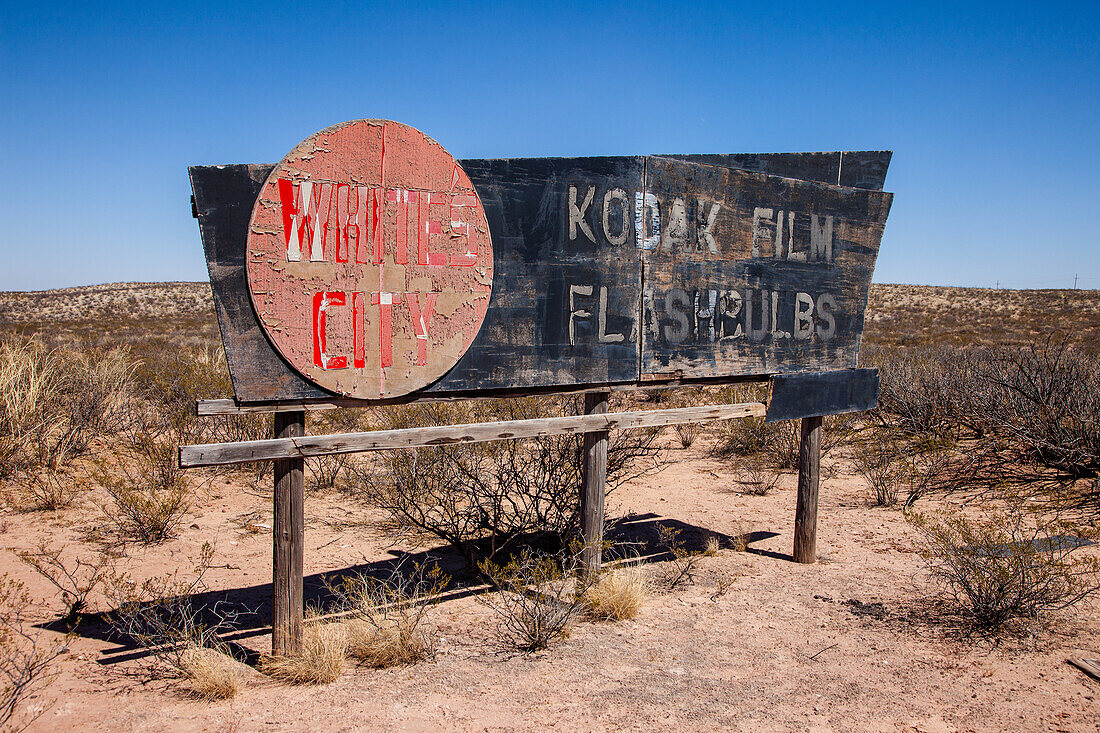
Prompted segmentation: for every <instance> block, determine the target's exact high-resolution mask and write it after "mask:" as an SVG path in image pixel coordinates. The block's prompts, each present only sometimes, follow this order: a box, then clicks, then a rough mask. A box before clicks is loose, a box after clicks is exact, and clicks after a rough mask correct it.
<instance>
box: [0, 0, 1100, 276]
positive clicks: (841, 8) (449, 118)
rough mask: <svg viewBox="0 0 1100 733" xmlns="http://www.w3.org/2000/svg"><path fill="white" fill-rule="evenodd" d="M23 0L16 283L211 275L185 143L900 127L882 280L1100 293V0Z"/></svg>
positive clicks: (650, 142)
mask: <svg viewBox="0 0 1100 733" xmlns="http://www.w3.org/2000/svg"><path fill="white" fill-rule="evenodd" d="M257 5H258V6H260V7H261V9H256V8H255V7H248V6H244V5H241V6H240V7H232V6H231V4H230V3H206V2H201V1H193V2H188V3H186V4H180V5H177V6H175V7H173V6H172V3H169V2H154V3H148V4H147V3H135V4H132V5H106V4H94V3H92V4H87V5H86V4H68V3H57V4H42V5H39V4H37V3H19V4H16V3H11V2H8V3H5V4H4V5H3V9H2V10H0V89H2V92H3V106H2V108H0V132H2V133H3V135H2V142H0V163H2V170H3V179H2V181H0V201H2V204H3V207H4V209H5V212H6V215H5V217H4V226H3V233H2V234H0V252H2V253H3V257H4V261H5V262H6V266H5V267H4V268H3V269H2V270H0V290H10V289H22V290H31V289H42V288H52V287H63V286H69V285H80V284H90V283H98V282H112V281H120V280H201V279H205V278H206V268H205V265H204V260H203V258H202V255H201V245H200V241H199V235H198V227H197V226H196V222H195V221H194V220H193V219H191V212H190V206H189V203H188V196H189V194H190V188H189V185H188V181H187V166H188V165H191V164H211V163H236V162H250V163H267V162H271V163H273V162H276V161H277V160H278V159H279V158H281V157H282V156H283V155H284V154H285V153H286V152H287V151H288V150H289V149H290V148H291V147H293V146H294V145H295V144H296V143H297V142H298V141H299V140H301V139H302V138H304V137H306V136H307V135H309V134H310V133H312V132H315V131H316V130H319V129H321V128H323V127H326V126H328V125H330V124H333V123H335V122H339V121H343V120H347V119H354V118H360V117H383V118H389V119H394V120H399V121H401V122H405V123H408V124H411V125H413V126H415V127H417V128H419V129H421V130H423V131H424V132H426V133H427V134H429V135H431V136H432V137H434V138H435V139H437V140H438V141H439V142H440V143H442V144H443V145H444V146H445V147H446V148H447V149H449V150H450V151H451V152H452V153H453V154H454V155H456V156H457V157H460V158H463V157H471V158H481V157H527V156H549V155H618V154H641V153H655V152H760V151H802V150H838V149H847V150H860V149H884V148H887V149H892V150H894V151H895V152H894V160H893V163H892V165H891V167H890V174H889V176H888V177H887V182H886V183H887V185H886V188H887V190H889V191H892V192H894V193H895V194H896V198H895V201H894V208H893V212H892V213H891V215H890V219H889V222H888V224H887V227H886V237H885V240H884V242H883V246H882V253H881V256H880V258H879V265H878V269H877V271H876V276H875V279H876V281H878V282H908V283H926V284H957V285H976V286H993V285H995V284H996V283H998V282H999V283H1000V285H1001V286H1002V287H1005V286H1008V287H1070V286H1072V284H1073V277H1074V274H1077V275H1078V276H1079V280H1078V285H1079V286H1080V287H1089V288H1100V235H1098V234H1097V231H1098V230H1097V226H1096V218H1097V216H1098V215H1100V195H1098V194H1100V182H1098V175H1097V174H1098V169H1100V143H1098V138H1100V134H1098V130H1100V122H1098V117H1100V114H1098V113H1100V41H1098V38H1100V35H1098V33H1100V32H1098V31H1097V28H1098V27H1100V4H1097V3H1095V2H1093V3H1081V4H1069V5H1058V4H1049V3H1037V2H1034V1H1033V0H1032V1H1031V2H1028V3H1015V2H1001V3H990V4H974V5H967V4H964V3H958V2H953V3H949V4H943V5H931V4H927V3H921V4H917V3H914V4H911V5H910V4H902V3H898V4H895V3H889V2H881V0H880V1H879V2H874V3H867V4H853V3H822V4H821V5H809V4H798V3H793V4H791V3H781V2H768V3H762V2H755V3H753V4H751V5H747V4H746V5H739V4H735V3H697V4H686V5H680V4H679V3H673V2H660V3H650V2H630V3H614V4H612V3H608V4H604V5H588V4H585V5H581V4H573V3H566V2H553V3H546V4H531V5H518V4H517V5H504V4H500V5H496V4H489V3H468V2H454V1H452V2H447V3H440V4H438V5H434V4H433V3H430V2H421V3H416V4H408V5H406V4H405V3H400V2H387V3H380V4H358V3H354V2H342V3H329V4H325V3H314V2H299V3H287V4H282V3H276V2H268V3H264V4H257Z"/></svg>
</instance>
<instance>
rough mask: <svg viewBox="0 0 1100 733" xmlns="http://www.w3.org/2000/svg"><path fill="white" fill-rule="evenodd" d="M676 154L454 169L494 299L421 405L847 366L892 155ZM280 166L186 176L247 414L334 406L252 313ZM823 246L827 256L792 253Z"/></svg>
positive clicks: (195, 171)
mask: <svg viewBox="0 0 1100 733" xmlns="http://www.w3.org/2000/svg"><path fill="white" fill-rule="evenodd" d="M679 158H680V159H672V158H659V157H650V158H641V157H623V158H575V159H527V160H467V161H461V163H462V166H463V168H464V169H465V171H466V173H467V174H468V175H469V178H470V180H471V182H472V183H473V185H474V186H475V188H476V190H477V192H478V195H479V197H480V199H481V202H482V204H483V206H484V209H485V215H486V219H487V221H488V223H489V228H490V230H491V234H492V241H493V248H494V263H493V268H494V280H493V282H494V285H493V292H492V296H491V299H490V302H489V308H488V311H487V313H486V316H485V320H484V322H483V324H482V327H481V330H480V331H479V332H478V334H477V336H476V337H475V338H474V341H473V343H472V344H471V345H470V347H469V349H468V350H467V351H466V353H465V355H464V356H463V357H462V358H461V359H459V361H458V362H457V363H456V364H455V366H454V367H453V368H452V369H451V370H450V371H448V372H447V373H446V374H445V375H444V376H443V377H442V378H440V379H439V380H438V381H436V382H434V383H432V384H429V385H427V386H426V387H424V388H423V389H421V390H419V391H418V392H415V393H414V394H413V399H419V398H421V397H424V398H432V397H435V396H439V395H449V396H469V395H476V394H478V393H481V392H483V391H495V392H497V393H498V394H500V395H504V394H507V393H509V391H511V392H512V393H523V392H527V391H531V390H544V391H545V392H555V391H587V390H588V389H594V388H601V387H603V388H621V387H629V386H633V385H638V384H640V383H644V382H650V381H655V380H656V381H667V382H669V383H672V382H679V383H689V382H694V381H702V380H708V379H720V378H732V377H752V376H756V377H762V376H768V375H771V374H776V373H784V372H800V371H825V370H835V369H841V368H848V367H852V366H854V364H855V358H856V354H857V353H858V345H859V338H860V335H861V333H862V329H863V309H864V307H865V305H866V295H867V288H868V285H869V281H870V277H871V272H872V271H873V268H874V262H875V257H876V255H877V250H878V245H879V242H880V239H881V234H882V226H883V224H884V222H885V218H886V215H887V213H888V211H889V205H890V201H891V196H890V194H885V193H882V192H881V191H879V190H877V189H878V188H881V184H882V179H883V178H884V175H885V170H886V166H887V165H888V163H889V153H876V152H862V153H843V154H841V153H813V154H758V155H747V156H679ZM689 159H690V160H689ZM692 160H707V161H710V162H712V163H715V164H712V165H704V164H700V163H698V162H691V161H692ZM845 161H847V162H845ZM738 166H740V168H738ZM270 168H271V167H270V166H214V167H200V168H192V169H191V178H192V184H193V187H194V191H195V208H196V212H197V214H198V217H199V223H200V230H201V232H202V235H203V242H204V247H205V248H206V252H207V258H208V264H209V267H210V272H211V282H212V284H213V290H214V297H215V305H216V307H217V312H218V317H219V322H220V324H221V327H222V333H223V342H224V344H225V347H226V354H227V360H228V362H229V367H230V373H231V376H232V377H233V383H234V389H235V393H236V399H237V402H238V403H239V404H240V405H249V404H257V405H259V404H263V403H267V404H272V403H280V402H284V401H285V402H288V403H294V404H302V405H309V404H311V403H316V404H320V403H324V402H326V401H328V400H333V399H338V398H336V396H335V395H332V394H331V393H329V392H326V391H324V390H320V389H318V388H317V387H315V386H313V385H311V384H309V383H308V382H306V381H305V380H303V379H301V378H300V377H298V376H297V375H296V374H294V373H293V371H292V370H290V369H289V367H288V366H287V364H286V362H285V361H283V359H282V358H280V357H279V356H278V355H277V354H276V353H275V351H274V350H273V349H272V348H271V345H270V342H269V341H268V340H267V339H266V337H265V336H264V335H263V333H262V331H261V329H260V327H259V324H258V322H257V320H256V317H255V315H254V313H253V310H252V308H251V305H250V303H249V301H248V292H247V284H246V282H245V278H244V273H243V256H244V242H245V238H246V235H247V226H248V222H247V218H248V217H247V212H248V210H249V209H250V207H251V206H252V203H253V202H254V201H255V198H256V192H257V191H258V189H259V185H260V184H261V183H262V181H263V179H264V178H265V177H266V175H267V173H268V172H269V171H270ZM742 168H755V169H759V170H760V171H764V172H746V171H745V170H742ZM769 173H770V174H769ZM777 173H778V174H779V175H777ZM796 176H803V177H805V178H806V179H809V180H808V181H800V180H796V179H795V177H796ZM831 176H836V177H839V178H840V179H841V180H842V181H844V182H845V183H848V184H851V185H850V186H837V185H835V183H833V184H830V183H827V182H826V181H829V180H833V179H831V178H830V177H831ZM849 178H850V180H849ZM852 186H855V187H852ZM678 200H680V202H681V204H682V205H681V204H678V203H677V201H678ZM715 204H718V209H717V210H715V209H714V205H715ZM758 209H761V210H770V211H771V214H770V216H768V217H761V216H760V215H759V213H760V212H758V211H757V210H758ZM712 213H714V219H713V221H711V220H710V215H711V214H712ZM813 217H817V219H816V220H815V219H814V218H813ZM828 217H832V219H831V222H832V223H831V227H832V229H831V230H830V231H829V232H828V236H826V233H825V223H826V220H827V218H828ZM780 219H782V222H783V224H780ZM788 225H789V231H788ZM780 229H783V232H780V231H779V230H780ZM777 232H779V234H780V235H781V236H780V249H781V251H780V252H778V253H777V252H776V251H775V236H776V233H777ZM784 232H786V234H784ZM814 232H817V233H818V234H819V235H820V236H818V237H817V239H816V240H815V241H814V242H811V237H812V236H813V233H814ZM787 235H789V236H787ZM826 239H827V240H828V242H829V243H830V244H831V252H830V255H829V257H828V259H825V256H824V255H822V257H821V258H820V259H818V260H811V261H806V260H799V259H798V257H799V256H800V255H802V254H803V253H805V252H808V251H810V250H809V249H808V248H810V247H811V245H812V244H815V243H816V244H819V245H820V247H821V249H822V250H824V249H825V245H824V244H823V242H825V240H826ZM754 241H755V243H756V245H757V247H756V248H757V250H759V251H757V252H755V253H754V252H753V244H754ZM654 243H656V244H657V246H656V247H654V246H653V244H654ZM788 244H789V245H793V246H789V247H788V246H787V245H788ZM764 245H766V246H764ZM784 248H785V249H784ZM786 250H790V251H786ZM792 254H793V255H794V256H793V257H792V256H791V255H792ZM734 292H736V293H737V294H738V297H739V298H740V306H739V307H740V309H741V310H740V311H738V314H739V315H740V318H741V329H742V334H741V335H740V336H738V335H737V334H736V333H735V331H736V328H737V324H736V323H735V321H736V320H737V315H731V314H732V313H733V311H734V309H735V306H736V304H735V301H734V300H733V295H732V293H734ZM712 298H713V299H714V300H715V304H714V306H713V307H712V306H711V303H710V299H712ZM765 298H766V302H765ZM773 312H774V314H775V317H774V318H773V317H772V315H773ZM749 316H751V318H750V317H749ZM799 319H801V320H799ZM712 325H713V326H715V330H716V334H715V336H714V338H715V340H714V341H713V342H712V341H710V330H711V328H712ZM798 327H801V331H799V330H798ZM723 328H728V329H730V330H729V331H728V332H725V333H724V332H723V331H722V329H723ZM807 328H808V329H809V330H810V331H811V334H810V336H809V337H808V338H801V337H800V336H801V335H802V333H803V332H804V331H806V329H807ZM784 334H787V335H784ZM668 335H671V336H672V337H673V338H672V339H670V338H667V336H668ZM723 336H728V337H729V338H727V339H726V340H724V341H723ZM674 339H678V340H674ZM335 404H339V403H338V402H337V403H335ZM221 409H227V408H221ZM212 414H213V413H212ZM222 414H225V413H222Z"/></svg>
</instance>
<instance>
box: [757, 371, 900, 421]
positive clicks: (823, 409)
mask: <svg viewBox="0 0 1100 733" xmlns="http://www.w3.org/2000/svg"><path fill="white" fill-rule="evenodd" d="M878 387H879V378H878V369H844V370H841V371H835V372H812V373H806V374H780V375H776V376H775V377H773V378H772V387H771V398H770V399H769V400H768V416H767V417H766V418H765V420H766V421H767V422H776V421H778V420H795V419H797V418H801V417H811V416H818V415H837V414H840V413H844V412H860V411H863V410H873V409H875V407H877V406H878Z"/></svg>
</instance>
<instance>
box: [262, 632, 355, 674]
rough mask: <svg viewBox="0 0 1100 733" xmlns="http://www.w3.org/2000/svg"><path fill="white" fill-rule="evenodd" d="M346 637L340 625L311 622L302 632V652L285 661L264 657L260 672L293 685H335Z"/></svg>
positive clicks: (339, 672) (344, 661)
mask: <svg viewBox="0 0 1100 733" xmlns="http://www.w3.org/2000/svg"><path fill="white" fill-rule="evenodd" d="M347 653H348V639H347V633H346V631H345V629H344V627H343V626H341V625H340V624H325V623H321V622H319V621H311V622H309V623H307V624H306V625H305V627H304V628H303V629H302V651H301V653H300V654H294V655H290V656H285V657H265V658H264V659H263V660H261V661H260V671H261V672H263V673H264V674H266V675H267V676H269V677H271V678H272V679H275V680H278V681H280V682H287V683H289V684H292V685H321V684H328V683H329V682H335V681H336V680H337V679H339V677H340V675H342V674H343V673H344V668H345V667H346V656H347Z"/></svg>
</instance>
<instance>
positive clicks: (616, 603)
mask: <svg viewBox="0 0 1100 733" xmlns="http://www.w3.org/2000/svg"><path fill="white" fill-rule="evenodd" d="M648 594H649V586H648V584H647V583H646V580H645V577H644V576H643V575H642V574H641V573H640V572H639V571H638V570H637V569H636V568H622V569H620V570H614V571H611V572H609V573H605V574H603V575H601V576H600V578H599V580H597V581H596V582H595V583H594V584H593V585H592V586H591V587H590V588H588V590H587V591H586V592H585V596H584V600H585V603H586V607H587V611H588V615H589V616H592V617H593V618H598V619H605V620H608V621H625V620H627V619H632V618H634V617H635V616H637V615H638V612H639V611H641V610H642V606H643V605H644V604H645V599H646V596H647V595H648Z"/></svg>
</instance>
